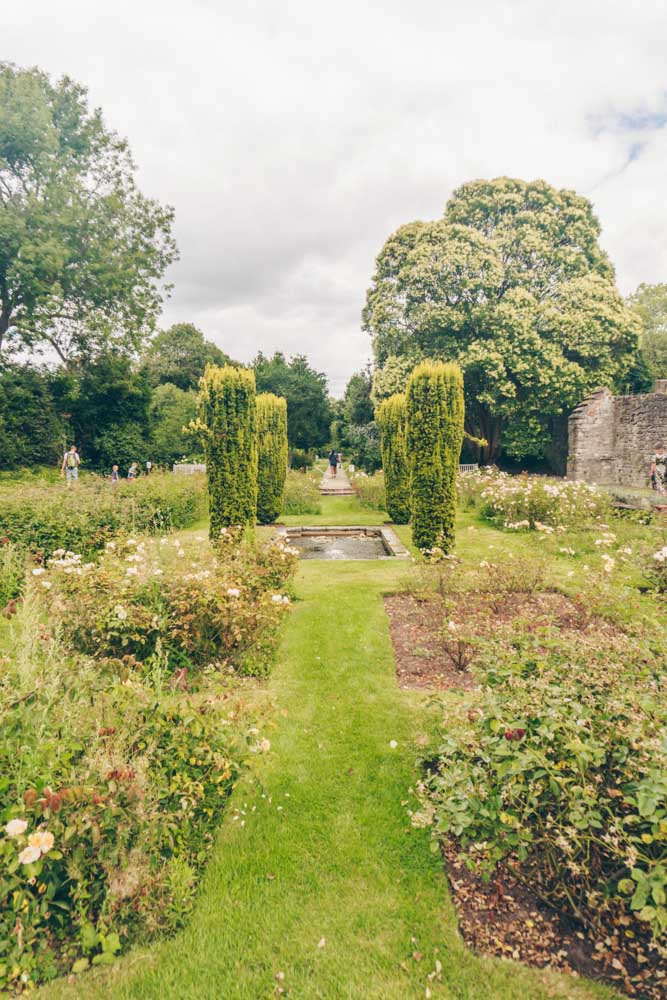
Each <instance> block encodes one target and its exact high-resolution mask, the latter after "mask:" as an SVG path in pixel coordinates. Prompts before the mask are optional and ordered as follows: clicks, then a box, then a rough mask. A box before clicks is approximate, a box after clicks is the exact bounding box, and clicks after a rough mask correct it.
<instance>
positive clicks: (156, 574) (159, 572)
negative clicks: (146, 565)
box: [153, 569, 164, 576]
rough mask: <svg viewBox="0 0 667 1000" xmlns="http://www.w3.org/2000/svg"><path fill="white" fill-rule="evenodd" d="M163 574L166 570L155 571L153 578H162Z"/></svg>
mask: <svg viewBox="0 0 667 1000" xmlns="http://www.w3.org/2000/svg"><path fill="white" fill-rule="evenodd" d="M163 572H164V570H161V569H154V570H153V576H162V574H163Z"/></svg>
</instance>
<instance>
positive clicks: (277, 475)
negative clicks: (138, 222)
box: [257, 392, 287, 524]
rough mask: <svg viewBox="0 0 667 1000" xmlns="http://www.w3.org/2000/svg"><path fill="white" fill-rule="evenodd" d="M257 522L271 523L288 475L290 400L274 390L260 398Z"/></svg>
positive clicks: (277, 512)
mask: <svg viewBox="0 0 667 1000" xmlns="http://www.w3.org/2000/svg"><path fill="white" fill-rule="evenodd" d="M257 449H258V459H259V464H258V472H257V521H258V522H259V524H272V523H273V522H274V521H275V519H276V518H277V517H278V515H279V514H280V512H281V510H282V509H283V498H284V494H285V478H286V476H287V401H286V400H284V399H283V398H282V397H280V396H274V394H273V393H272V392H263V393H261V394H260V395H259V396H258V397H257Z"/></svg>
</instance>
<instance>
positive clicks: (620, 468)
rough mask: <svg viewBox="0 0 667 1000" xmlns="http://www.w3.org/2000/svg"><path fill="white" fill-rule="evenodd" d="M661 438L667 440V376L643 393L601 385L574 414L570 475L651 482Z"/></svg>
mask: <svg viewBox="0 0 667 1000" xmlns="http://www.w3.org/2000/svg"><path fill="white" fill-rule="evenodd" d="M658 441H662V442H663V443H665V445H667V380H663V381H661V382H657V383H656V391H655V392H653V393H649V394H647V395H643V396H613V395H612V393H611V392H610V391H609V390H608V389H599V390H598V391H597V392H595V393H594V394H593V395H592V396H589V397H588V399H585V400H584V401H583V403H581V404H580V406H578V407H577V409H576V410H575V411H574V413H573V414H572V415H571V416H570V419H569V422H568V460H567V475H568V478H569V479H583V480H584V481H585V482H588V483H611V484H614V485H618V486H646V485H647V484H648V468H649V463H650V458H651V455H652V454H653V451H654V449H655V445H656V443H657V442H658Z"/></svg>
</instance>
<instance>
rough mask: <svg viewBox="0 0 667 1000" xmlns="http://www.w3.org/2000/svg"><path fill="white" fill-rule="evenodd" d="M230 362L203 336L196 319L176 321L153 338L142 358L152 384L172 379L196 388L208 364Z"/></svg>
mask: <svg viewBox="0 0 667 1000" xmlns="http://www.w3.org/2000/svg"><path fill="white" fill-rule="evenodd" d="M228 364H230V359H229V358H228V357H227V355H226V354H225V353H224V351H221V350H220V348H219V347H217V346H216V345H215V344H212V343H211V341H210V340H206V339H205V338H204V334H203V333H202V331H201V330H199V329H198V328H197V327H196V326H195V325H194V324H193V323H175V324H174V325H173V326H170V327H169V329H168V330H162V331H161V332H160V333H158V335H157V336H156V337H155V338H154V340H152V341H151V343H150V345H149V347H148V349H147V351H146V353H145V355H144V359H143V367H144V368H145V370H146V373H147V375H148V378H149V381H150V383H151V385H154V386H157V385H164V384H165V383H167V382H168V383H170V384H171V385H176V386H178V388H179V389H183V390H187V389H196V388H197V387H198V385H199V379H200V378H201V377H202V375H203V374H204V371H205V369H206V365H219V366H220V367H222V366H223V365H228Z"/></svg>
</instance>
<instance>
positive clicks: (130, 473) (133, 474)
mask: <svg viewBox="0 0 667 1000" xmlns="http://www.w3.org/2000/svg"><path fill="white" fill-rule="evenodd" d="M138 475H139V466H138V465H137V463H136V462H133V463H132V465H131V466H130V468H129V469H128V470H127V480H128V482H130V483H131V482H132V480H134V479H136V478H137V476H138Z"/></svg>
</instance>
